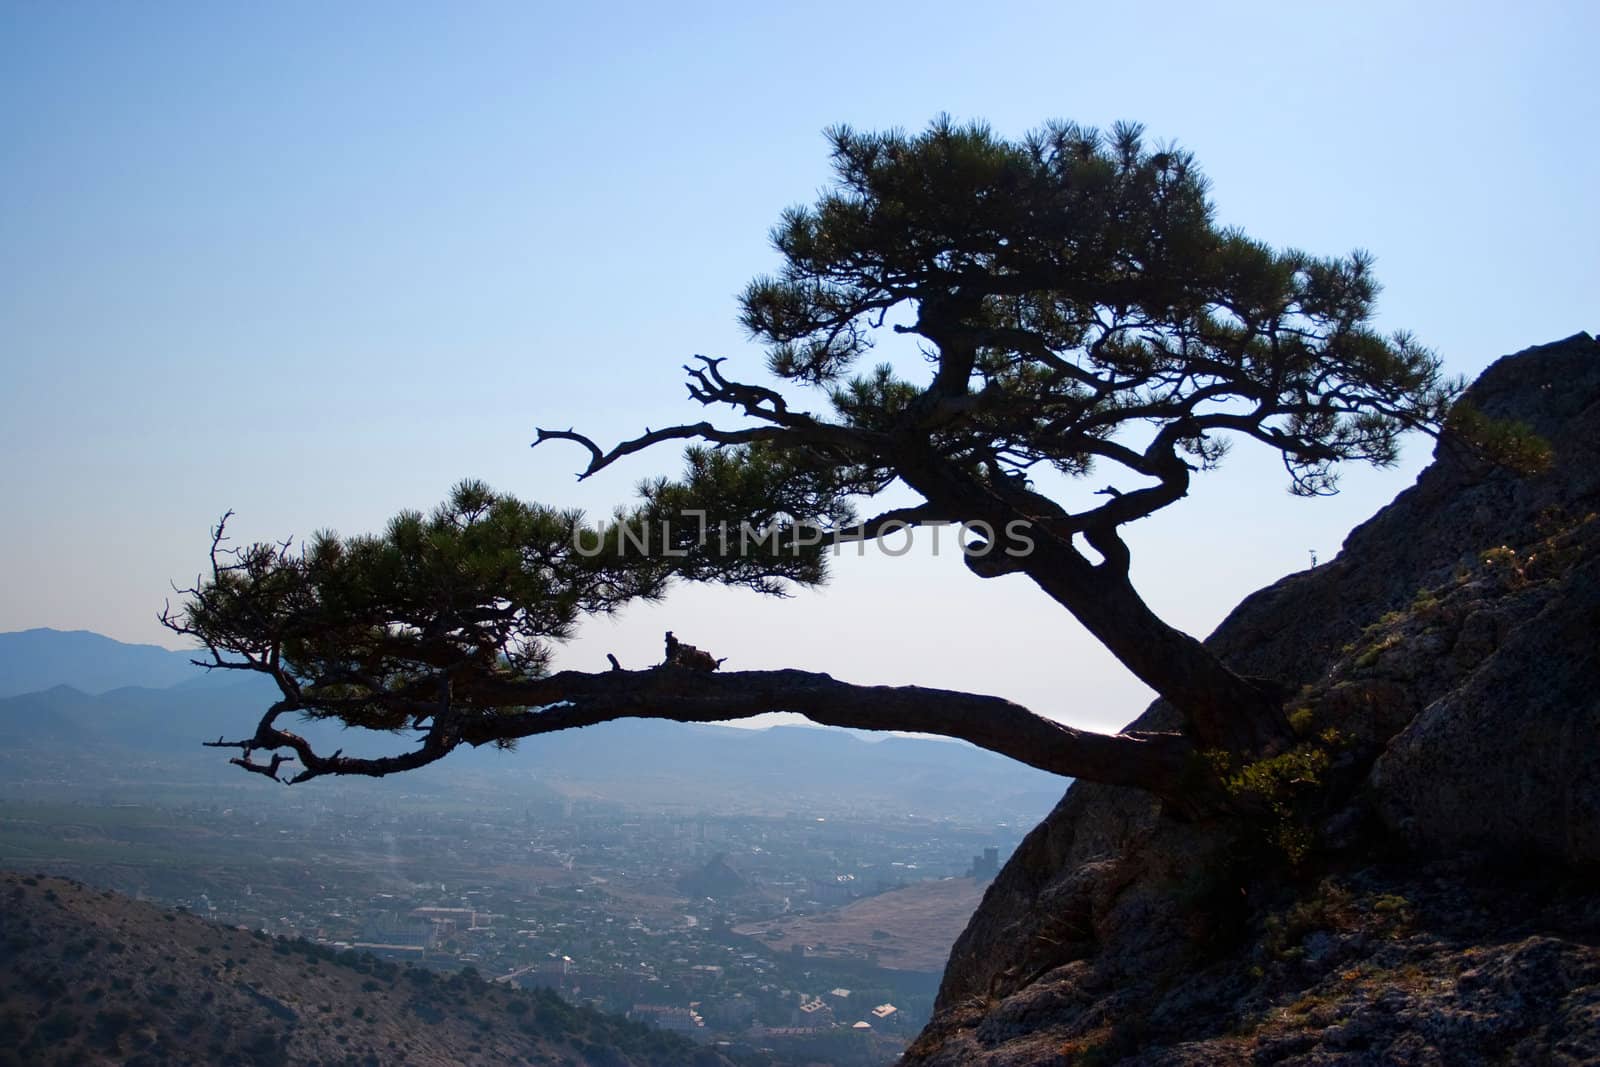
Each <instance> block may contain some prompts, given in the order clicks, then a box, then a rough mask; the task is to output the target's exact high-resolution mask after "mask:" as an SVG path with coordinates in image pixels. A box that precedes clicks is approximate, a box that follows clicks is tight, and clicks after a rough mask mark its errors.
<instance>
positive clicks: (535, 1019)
mask: <svg viewBox="0 0 1600 1067" xmlns="http://www.w3.org/2000/svg"><path fill="white" fill-rule="evenodd" d="M56 1063H60V1064H69V1063H126V1064H133V1065H142V1064H150V1065H153V1064H197V1065H215V1064H260V1065H267V1064H317V1063H321V1064H372V1065H376V1064H383V1065H389V1064H418V1065H433V1064H436V1065H441V1067H442V1065H450V1064H484V1065H497V1064H548V1065H555V1064H569V1065H574V1067H576V1065H584V1067H588V1065H604V1067H645V1065H651V1067H680V1065H695V1067H714V1065H717V1064H726V1063H727V1061H726V1060H725V1059H723V1058H722V1057H721V1056H719V1055H717V1054H716V1053H714V1052H712V1051H711V1050H709V1049H703V1048H698V1047H696V1046H695V1045H693V1044H692V1043H690V1042H689V1041H688V1040H687V1039H684V1038H680V1037H677V1036H675V1035H671V1034H665V1033H659V1032H656V1031H652V1030H648V1029H646V1028H645V1027H643V1026H641V1025H639V1024H636V1023H629V1022H625V1021H623V1020H621V1019H617V1018H615V1017H612V1016H606V1015H601V1014H599V1013H596V1012H592V1011H588V1010H579V1009H575V1008H572V1007H570V1006H568V1005H566V1004H565V1003H563V1002H562V1001H561V1000H560V999H559V998H558V997H556V996H555V995H554V994H553V993H550V992H548V991H544V992H539V993H524V992H521V991H518V990H513V989H509V988H507V987H504V986H501V985H497V984H491V983H486V982H483V981H482V980H479V979H476V978H474V977H468V976H463V975H455V976H449V975H442V974H435V973H434V972H431V971H425V970H421V969H416V968H409V967H399V966H396V965H394V964H385V963H380V962H378V961H376V960H373V959H372V958H371V957H364V956H357V955H356V954H353V953H344V954H335V953H333V952H331V951H329V950H326V949H322V948H319V947H317V946H313V945H309V944H307V943H305V942H287V941H273V940H271V939H267V938H264V937H262V936H260V935H255V934H251V933H248V932H245V931H242V930H235V929H231V928H228V927H223V926H218V925H215V924H213V923H208V922H205V921H203V920H201V919H198V918H195V917H193V916H190V915H185V914H181V913H176V912H171V911H164V910H162V909H159V908H156V907H154V906H152V905H149V904H143V903H140V902H137V901H133V900H129V899H128V898H126V897H122V896H119V895H117V894H115V893H110V892H102V891H99V890H94V889H90V888H88V887H86V886H84V885H81V884H79V883H76V882H72V881H68V880H65V879H59V878H35V877H32V876H25V875H19V874H6V875H3V876H0V1064H3V1065H21V1064H30V1065H33V1064H56Z"/></svg>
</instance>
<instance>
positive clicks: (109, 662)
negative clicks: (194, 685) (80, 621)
mask: <svg viewBox="0 0 1600 1067" xmlns="http://www.w3.org/2000/svg"><path fill="white" fill-rule="evenodd" d="M191 655H192V654H191V653H188V652H174V651H172V650H171V649H169V648H161V647H160V646H158V645H129V644H124V643H123V642H121V641H114V640H112V639H111V638H109V637H105V636H102V635H101V634H97V633H92V632H90V631H88V630H50V629H36V630H19V631H14V632H11V633H0V696H14V695H16V694H18V693H33V692H37V691H39V690H41V689H50V688H52V687H53V686H58V685H70V686H71V687H72V688H74V689H77V690H79V691H80V692H84V693H104V692H106V691H107V690H109V689H117V688H120V687H122V686H128V685H137V686H144V687H146V688H150V689H164V688H166V687H167V686H170V685H177V684H178V683H180V682H185V681H190V680H192V679H195V678H198V677H202V676H203V675H204V672H203V671H201V669H200V668H198V667H196V666H194V665H193V664H192V663H190V662H189V660H190V657H191Z"/></svg>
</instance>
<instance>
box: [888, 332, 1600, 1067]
mask: <svg viewBox="0 0 1600 1067" xmlns="http://www.w3.org/2000/svg"><path fill="white" fill-rule="evenodd" d="M1470 396H1471V398H1472V399H1473V400H1474V401H1475V402H1476V403H1477V404H1478V406H1479V407H1480V408H1482V409H1483V410H1484V411H1486V412H1487V413H1488V414H1490V415H1493V416H1497V417H1502V418H1512V419H1516V420H1519V421H1522V422H1524V423H1527V424H1528V425H1530V426H1531V427H1532V428H1533V429H1534V430H1536V431H1537V432H1538V433H1540V434H1541V435H1542V436H1543V437H1545V438H1546V439H1547V440H1548V441H1549V442H1550V444H1551V445H1552V448H1553V451H1554V463H1553V465H1552V467H1551V468H1550V469H1549V470H1548V471H1545V472H1544V473H1542V474H1539V475H1537V476H1533V477H1517V476H1514V475H1511V474H1508V473H1506V472H1503V471H1498V470H1490V469H1485V468H1484V467H1482V466H1481V465H1480V464H1478V463H1477V462H1475V461H1473V460H1471V459H1470V458H1468V457H1465V456H1462V455H1459V454H1456V453H1455V452H1453V451H1452V450H1450V449H1448V448H1445V447H1443V446H1441V448H1440V449H1439V450H1438V451H1436V454H1435V462H1434V464H1433V465H1432V466H1431V467H1429V469H1428V470H1427V471H1425V472H1424V473H1423V474H1422V476H1421V477H1420V478H1419V479H1418V482H1417V484H1416V485H1415V486H1414V487H1413V488H1411V489H1409V490H1407V491H1406V492H1405V493H1403V494H1401V496H1400V497H1399V498H1398V499H1397V500H1396V501H1395V502H1394V503H1393V504H1391V505H1390V506H1389V507H1387V508H1385V509H1384V510H1383V511H1381V512H1379V513H1378V514H1377V515H1376V516H1374V517H1373V518H1372V519H1371V520H1369V521H1368V522H1367V523H1365V524H1363V525H1362V526H1361V527H1359V528H1357V529H1356V530H1355V531H1354V532H1352V534H1351V535H1350V537H1349V538H1348V539H1347V541H1346V543H1345V546H1344V549H1343V551H1342V552H1341V554H1340V556H1339V557H1338V558H1337V559H1336V560H1334V561H1332V562H1331V563H1329V564H1327V565H1326V566H1324V567H1320V568H1317V569H1316V570H1313V571H1308V572H1304V573H1301V574H1296V575H1291V576H1289V577H1288V578H1285V579H1283V580H1282V581H1280V582H1278V583H1276V584H1275V585H1273V586H1271V587H1269V588H1267V589H1264V590H1262V591H1260V592H1259V593H1256V594H1254V595H1252V596H1251V597H1249V598H1247V599H1246V600H1245V601H1244V602H1243V603H1242V604H1241V605H1240V606H1239V607H1238V608H1237V609H1236V610H1235V611H1234V612H1233V613H1232V614H1231V615H1230V616H1229V618H1228V619H1227V620H1226V621H1225V622H1224V623H1223V625H1222V626H1221V627H1220V628H1219V629H1218V630H1217V632H1216V633H1215V634H1213V635H1212V636H1211V638H1210V639H1209V640H1208V644H1209V645H1210V647H1212V648H1214V649H1216V650H1217V651H1218V652H1219V653H1221V654H1222V655H1223V656H1224V657H1225V658H1226V659H1227V660H1228V661H1229V662H1230V664H1232V665H1233V666H1234V667H1235V668H1236V669H1240V670H1243V671H1246V672H1248V673H1252V674H1261V675H1268V676H1272V677H1276V678H1279V679H1283V680H1285V681H1288V682H1290V683H1291V684H1293V685H1299V686H1303V687H1304V688H1303V689H1302V691H1301V693H1300V697H1299V699H1298V700H1297V701H1296V704H1297V705H1298V707H1297V708H1296V709H1295V714H1294V717H1293V718H1294V720H1295V721H1296V722H1297V725H1298V726H1299V727H1300V729H1301V732H1302V737H1303V738H1304V740H1303V741H1302V742H1301V743H1300V745H1299V746H1298V747H1297V749H1296V750H1295V751H1294V752H1293V753H1291V754H1290V758H1287V759H1285V760H1282V761H1278V762H1276V763H1274V762H1273V761H1263V762H1262V763H1260V764H1257V765H1254V766H1252V767H1248V768H1241V769H1239V777H1238V779H1236V781H1237V782H1238V783H1240V784H1239V789H1240V790H1241V794H1242V795H1246V796H1248V797H1249V798H1250V799H1252V800H1254V801H1255V802H1257V803H1258V805H1259V808H1260V809H1261V810H1262V812H1263V814H1262V816H1261V817H1260V818H1259V819H1255V820H1250V821H1244V820H1237V819H1235V820H1216V821H1213V822H1209V823H1187V824H1186V823H1180V822H1177V821H1175V820H1173V819H1171V818H1168V817H1165V816H1164V815H1163V814H1161V813H1160V812H1159V810H1158V808H1157V806H1156V805H1155V804H1154V803H1152V802H1151V801H1150V800H1149V799H1148V798H1147V797H1145V796H1143V795H1141V794H1138V793H1134V792H1131V791H1127V790H1121V789H1115V788H1108V787H1101V786H1094V785H1089V784H1083V783H1080V784H1077V785H1074V786H1073V787H1072V789H1071V790H1069V792H1068V794H1067V795H1066V797H1064V798H1063V800H1062V802H1061V803H1060V804H1059V805H1058V806H1057V808H1056V809H1055V811H1053V812H1052V813H1051V814H1050V816H1049V817H1048V818H1047V819H1046V820H1045V822H1044V823H1042V824H1041V825H1040V826H1039V827H1037V828H1036V829H1035V830H1034V831H1033V832H1032V833H1031V834H1030V835H1029V837H1028V839H1027V840H1026V841H1025V842H1024V843H1023V845H1022V847H1021V848H1019V849H1018V850H1017V852H1016V854H1015V855H1014V856H1013V857H1012V859H1011V861H1010V863H1009V864H1008V865H1007V866H1006V868H1005V869H1004V870H1003V871H1002V872H1001V874H1000V876H999V878H997V879H996V881H995V882H994V884H993V885H992V887H991V888H990V890H989V892H988V894H987V895H986V897H985V899H984V901H983V903H982V905H981V906H980V907H979V909H978V911H977V913H976V914H975V915H974V916H973V919H972V921H971V923H970V924H969V925H968V927H967V929H966V931H965V932H964V933H963V935H962V937H961V939H960V940H959V941H958V942H957V944H956V946H955V948H954V949H953V951H952V954H951V959H950V963H949V966H948V968H947V970H946V973H945V978H944V982H943V986H942V988H941V992H940V997H939V1003H938V1006H937V1009H936V1012H935V1016H934V1018H933V1020H932V1022H931V1023H930V1024H929V1026H928V1028H927V1029H926V1030H925V1031H924V1033H923V1034H922V1035H921V1037H920V1038H919V1039H918V1041H917V1042H916V1043H915V1044H914V1045H913V1046H912V1049H911V1050H910V1052H909V1054H908V1056H907V1062H908V1063H917V1064H952V1065H953V1064H962V1065H965V1064H981V1063H987V1064H1006V1065H1008V1067H1021V1065H1026V1064H1045V1063H1050V1064H1056V1063H1075V1062H1093V1063H1099V1064H1104V1063H1113V1062H1129V1063H1141V1064H1201V1063H1206V1064H1212V1063H1307V1064H1310V1063H1335V1062H1358V1063H1451V1064H1456V1063H1461V1064H1477V1063H1511V1062H1516V1063H1523V1062H1547V1063H1591V1062H1597V1061H1600V889H1597V886H1596V883H1595V880H1594V879H1593V877H1592V871H1593V870H1594V869H1595V867H1596V866H1600V643H1597V642H1596V640H1595V635H1596V633H1597V630H1600V520H1597V519H1596V518H1595V514H1596V512H1597V511H1600V345H1597V344H1596V343H1595V341H1594V340H1593V338H1591V337H1589V336H1588V335H1586V334H1580V335H1578V336H1575V337H1572V338H1568V339H1567V340H1565V341H1561V342H1557V343H1555V344H1551V345H1545V346H1542V347H1539V348H1534V349H1529V350H1527V351H1525V352H1522V353H1519V354H1518V355H1516V356H1510V357H1506V358H1505V359H1503V360H1501V361H1499V362H1498V363H1496V364H1495V365H1494V366H1493V367H1491V368H1490V369H1489V370H1487V371H1486V372H1485V373H1484V374H1483V376H1482V377H1481V378H1480V379H1479V381H1478V382H1477V383H1475V384H1474V386H1473V387H1472V390H1471V393H1470ZM1140 722H1141V725H1144V726H1147V727H1157V726H1162V725H1168V724H1170V723H1171V722H1172V715H1171V712H1170V709H1168V708H1166V707H1164V706H1163V705H1161V704H1160V703H1158V704H1156V705H1154V706H1153V707H1152V708H1151V709H1150V710H1149V711H1148V712H1146V714H1145V715H1144V716H1143V717H1142V718H1141V720H1140ZM1586 872H1587V873H1586Z"/></svg>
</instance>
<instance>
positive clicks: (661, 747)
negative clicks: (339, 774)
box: [0, 630, 1067, 818]
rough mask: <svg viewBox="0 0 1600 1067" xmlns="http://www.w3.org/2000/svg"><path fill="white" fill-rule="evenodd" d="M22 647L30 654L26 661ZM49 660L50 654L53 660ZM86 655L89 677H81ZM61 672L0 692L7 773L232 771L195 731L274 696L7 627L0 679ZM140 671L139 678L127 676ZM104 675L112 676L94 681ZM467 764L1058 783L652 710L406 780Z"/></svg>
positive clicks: (856, 784)
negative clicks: (31, 686) (678, 719)
mask: <svg viewBox="0 0 1600 1067" xmlns="http://www.w3.org/2000/svg"><path fill="white" fill-rule="evenodd" d="M29 650H32V651H33V652H34V653H36V655H34V656H33V658H32V659H29V657H28V655H26V653H27V652H28V651H29ZM96 657H98V659H97V658H96ZM51 663H56V664H58V665H59V666H58V667H56V668H55V669H54V670H52V669H51V668H50V666H49V664H51ZM91 667H93V668H94V673H96V676H97V679H98V681H93V680H86V676H87V675H89V674H91V673H92V672H91V671H90V669H89V668H91ZM23 668H26V671H27V673H24V670H23ZM119 670H120V672H121V673H120V674H119V673H117V672H118V671H119ZM63 676H66V677H69V678H76V681H66V682H62V681H49V682H48V683H47V684H43V685H40V686H39V687H38V688H37V689H36V690H35V691H29V692H23V693H17V694H12V695H7V696H0V786H3V785H4V784H5V781H6V778H7V777H8V775H15V774H16V773H18V772H17V771H16V768H18V767H20V766H23V765H25V764H26V762H27V761H28V759H29V758H30V754H36V755H37V754H49V755H50V757H51V760H50V766H51V767H52V775H53V776H54V780H56V781H58V782H60V781H63V780H65V781H76V780H80V779H81V780H83V781H84V782H94V783H98V782H99V781H100V779H101V777H102V776H103V775H104V773H105V771H106V768H107V767H115V766H117V765H119V764H121V765H127V766H137V767H140V768H143V770H141V771H140V772H139V773H159V771H158V769H157V767H152V766H151V762H152V761H154V762H155V763H156V764H158V765H159V764H160V763H161V762H163V761H165V762H167V763H168V764H170V766H171V767H173V768H182V769H183V770H184V772H185V773H186V774H192V772H194V771H196V770H198V771H200V772H202V773H204V775H205V777H207V778H210V777H211V774H210V773H209V772H210V771H212V770H214V769H215V770H222V771H225V772H228V773H232V772H233V769H232V768H229V767H227V765H226V759H227V754H226V753H222V752H216V751H209V750H205V749H202V748H201V747H200V745H201V742H203V741H209V740H214V739H216V738H217V737H219V736H225V737H227V738H229V739H230V740H231V739H234V738H240V737H248V736H249V735H250V734H251V733H253V732H254V730H255V726H256V722H257V721H258V720H259V718H260V716H261V713H262V711H263V710H264V709H265V708H266V707H267V706H268V705H269V704H270V703H271V702H272V701H273V700H274V699H275V698H276V690H275V689H274V688H273V686H272V685H271V683H270V682H268V681H267V680H266V679H264V678H262V677H260V676H257V675H249V674H239V673H237V672H232V671H217V672H212V673H210V674H207V673H205V672H202V671H200V670H199V669H198V668H195V667H193V666H189V665H187V656H186V655H185V654H184V653H179V652H172V651H170V650H167V649H161V648H155V647H154V646H149V645H125V644H121V643H120V642H117V641H113V640H111V639H110V638H106V637H101V636H100V635H98V634H92V633H87V632H83V631H77V632H73V633H64V632H62V631H57V630H28V631H24V632H22V633H12V634H0V678H8V677H9V678H13V679H15V678H23V677H27V678H30V679H33V680H39V679H51V678H60V677H63ZM137 677H144V678H145V679H147V681H146V682H144V683H139V684H135V683H133V682H130V681H128V679H130V678H137ZM106 683H111V684H112V685H113V686H114V687H113V688H105V689H103V691H100V690H99V689H98V687H99V686H104V685H105V684H106ZM174 683H175V684H174ZM0 692H4V689H3V688H0ZM286 725H293V728H294V729H295V730H296V731H297V732H300V733H303V734H305V735H306V736H308V737H309V738H311V740H312V742H313V744H315V745H317V746H318V747H319V748H320V749H322V750H324V751H332V750H334V749H343V750H344V751H345V752H346V753H347V754H349V755H352V756H356V755H359V756H373V755H380V754H387V753H394V752H397V751H402V750H404V749H405V748H406V747H407V746H408V744H409V743H410V738H409V737H405V736H392V735H386V734H374V733H371V732H368V731H363V730H346V729H343V728H342V727H340V726H339V725H338V724H336V723H327V722H323V723H299V722H297V721H295V720H286ZM133 757H137V758H136V759H135V758H133ZM462 774H469V775H473V776H476V777H477V778H478V779H479V780H480V781H481V782H482V784H485V785H490V786H492V787H494V788H501V787H506V788H510V787H512V786H516V785H524V786H525V785H527V784H528V783H530V782H531V781H532V780H533V779H538V780H540V781H541V782H544V783H546V784H556V785H557V786H558V787H559V785H560V784H561V783H567V784H569V785H575V786H577V787H579V788H578V791H579V792H582V793H584V794H586V795H594V796H600V797H605V798H609V799H614V800H619V801H631V802H636V803H644V804H650V805H666V806H675V807H683V806H690V807H701V808H703V809H704V810H707V811H729V812H733V811H749V810H752V809H755V808H761V809H763V810H768V811H773V810H776V811H780V812H781V811H805V810H810V809H812V808H814V807H817V806H819V805H825V806H827V807H829V808H830V810H831V811H834V812H837V811H838V810H839V808H840V807H842V806H844V807H855V808H857V809H859V811H860V813H861V814H868V813H881V812H885V811H887V812H891V813H894V814H907V813H911V814H919V815H927V816H937V817H947V816H963V815H969V816H975V817H980V818H987V817H989V816H991V815H993V816H995V817H1006V815H1007V814H1009V813H1018V814H1020V815H1027V816H1029V817H1032V818H1037V817H1039V816H1042V815H1043V814H1044V813H1045V812H1046V811H1048V810H1049V809H1050V807H1051V806H1052V805H1053V804H1054V803H1055V801H1056V800H1057V799H1058V798H1059V797H1060V796H1061V793H1062V790H1063V789H1064V788H1065V786H1066V784H1067V783H1066V782H1065V781H1064V780H1063V779H1061V778H1058V777H1056V776H1054V775H1050V774H1045V773H1044V772H1042V771H1035V770H1033V769H1032V768H1029V767H1025V766H1023V765H1021V764H1018V763H1015V762H1013V761H1011V760H1008V759H1005V758H1003V757H1001V756H996V755H994V754H993V753H990V752H985V751H983V750H981V749H977V748H973V747H972V746H970V745H965V744H959V743H955V742H950V741H943V740H932V739H926V738H914V737H874V736H872V735H858V734H854V733H851V732H848V731H844V730H833V729H820V728H816V727H811V726H777V727H771V728H768V729H762V730H751V729H737V728H733V727H726V726H704V725H688V724H683V723H675V722H666V721H660V720H653V719H623V720H619V721H616V722H610V723H603V724H601V725H599V726H592V727H589V728H587V729H583V730H571V731H566V732H562V733H555V734H549V735H545V736H541V737H535V738H528V739H526V740H524V741H522V742H521V743H520V744H519V745H518V746H517V749H516V751H515V752H502V751H498V750H496V749H494V748H493V747H486V748H482V749H470V748H462V749H459V750H457V751H456V752H454V753H452V754H451V755H450V756H449V757H448V758H447V759H445V760H444V761H443V762H442V763H440V764H438V765H436V766H433V767H428V768H424V769H423V770H422V771H417V772H411V773H410V774H407V775H404V776H403V777H404V779H405V781H406V782H407V783H408V785H407V788H415V787H439V786H440V785H441V784H442V783H443V781H444V780H445V779H447V778H452V777H459V776H460V775H462ZM240 777H241V778H243V777H246V776H243V775H240ZM254 781H255V782H257V783H259V782H261V781H262V780H261V779H254Z"/></svg>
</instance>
